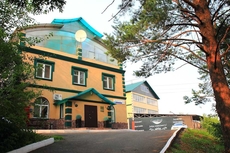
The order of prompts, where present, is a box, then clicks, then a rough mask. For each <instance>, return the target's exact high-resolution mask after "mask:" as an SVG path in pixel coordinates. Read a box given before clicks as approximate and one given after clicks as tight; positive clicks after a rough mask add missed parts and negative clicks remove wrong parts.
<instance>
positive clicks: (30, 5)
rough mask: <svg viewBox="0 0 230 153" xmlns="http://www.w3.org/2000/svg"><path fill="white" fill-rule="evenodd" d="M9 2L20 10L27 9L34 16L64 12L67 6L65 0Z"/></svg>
mask: <svg viewBox="0 0 230 153" xmlns="http://www.w3.org/2000/svg"><path fill="white" fill-rule="evenodd" d="M7 2H9V4H13V5H15V6H17V8H19V9H22V8H26V9H27V11H30V12H32V13H34V14H41V13H48V12H50V11H54V10H56V9H58V10H59V12H62V11H63V7H64V5H65V4H66V1H65V0H7Z"/></svg>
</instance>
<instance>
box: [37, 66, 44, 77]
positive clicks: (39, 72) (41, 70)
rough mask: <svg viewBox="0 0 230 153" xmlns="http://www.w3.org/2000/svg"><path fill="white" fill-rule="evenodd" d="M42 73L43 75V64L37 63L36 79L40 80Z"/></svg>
mask: <svg viewBox="0 0 230 153" xmlns="http://www.w3.org/2000/svg"><path fill="white" fill-rule="evenodd" d="M42 73H43V64H41V63H38V64H37V77H40V78H42Z"/></svg>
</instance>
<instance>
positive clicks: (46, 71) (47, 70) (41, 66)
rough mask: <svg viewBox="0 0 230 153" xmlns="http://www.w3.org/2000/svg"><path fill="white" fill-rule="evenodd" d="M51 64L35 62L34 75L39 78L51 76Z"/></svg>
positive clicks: (49, 77)
mask: <svg viewBox="0 0 230 153" xmlns="http://www.w3.org/2000/svg"><path fill="white" fill-rule="evenodd" d="M52 66H54V65H53V64H45V63H37V67H36V77H37V78H41V79H49V80H51V77H52Z"/></svg>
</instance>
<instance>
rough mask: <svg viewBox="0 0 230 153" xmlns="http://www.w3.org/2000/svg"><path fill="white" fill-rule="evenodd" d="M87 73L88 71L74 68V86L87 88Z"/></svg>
mask: <svg viewBox="0 0 230 153" xmlns="http://www.w3.org/2000/svg"><path fill="white" fill-rule="evenodd" d="M87 72H88V70H87V69H84V68H79V67H74V66H72V82H73V84H75V85H82V86H86V78H87Z"/></svg>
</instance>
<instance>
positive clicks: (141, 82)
mask: <svg viewBox="0 0 230 153" xmlns="http://www.w3.org/2000/svg"><path fill="white" fill-rule="evenodd" d="M142 84H145V85H146V86H147V87H148V88H149V90H150V92H151V93H152V94H153V96H154V97H155V98H156V99H160V98H159V97H158V95H157V94H156V93H155V91H154V90H153V89H152V87H151V86H150V85H149V84H148V82H147V81H140V82H136V83H132V84H128V85H126V86H125V91H126V92H130V91H133V90H134V89H135V88H137V87H138V86H140V85H142Z"/></svg>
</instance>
